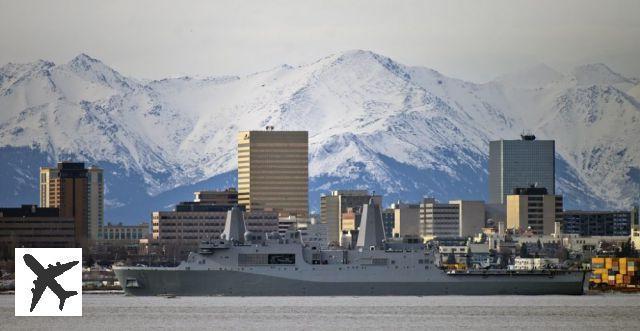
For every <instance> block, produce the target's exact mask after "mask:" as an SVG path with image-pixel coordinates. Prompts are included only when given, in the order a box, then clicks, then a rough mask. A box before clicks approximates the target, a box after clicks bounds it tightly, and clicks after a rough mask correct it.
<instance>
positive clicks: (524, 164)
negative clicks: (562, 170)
mask: <svg viewBox="0 0 640 331" xmlns="http://www.w3.org/2000/svg"><path fill="white" fill-rule="evenodd" d="M521 137H522V139H521V140H497V141H492V142H490V144H489V203H506V197H507V195H509V194H511V192H512V191H513V189H514V188H517V187H528V186H530V185H537V186H539V187H546V188H547V190H548V192H549V194H551V195H553V194H555V141H553V140H536V137H535V136H534V135H530V134H528V135H522V136H521Z"/></svg>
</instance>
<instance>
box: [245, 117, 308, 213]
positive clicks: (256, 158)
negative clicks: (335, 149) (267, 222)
mask: <svg viewBox="0 0 640 331" xmlns="http://www.w3.org/2000/svg"><path fill="white" fill-rule="evenodd" d="M308 145H309V136H308V132H307V131H273V129H272V128H271V127H269V129H268V130H266V131H243V132H240V133H239V134H238V202H239V204H241V205H243V206H245V208H246V210H247V211H258V210H262V211H275V212H277V213H278V214H279V215H280V216H285V217H286V216H290V215H291V216H297V217H300V218H306V217H307V216H308V213H309V206H308V204H309V201H308V192H309V159H308V150H309V147H308Z"/></svg>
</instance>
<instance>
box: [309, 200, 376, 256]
mask: <svg viewBox="0 0 640 331" xmlns="http://www.w3.org/2000/svg"><path fill="white" fill-rule="evenodd" d="M372 198H373V199H374V202H375V203H377V204H379V205H381V204H382V196H380V195H375V194H370V193H369V192H368V191H366V190H336V191H331V193H330V195H325V196H322V197H320V222H321V223H323V224H327V228H328V240H329V242H330V243H334V244H339V242H340V235H341V233H342V228H343V226H342V222H343V219H342V215H343V214H345V213H347V210H348V209H349V208H351V210H352V212H353V213H354V215H353V216H354V217H355V221H356V222H355V224H354V228H355V229H357V228H358V227H359V226H360V224H359V219H360V215H361V213H362V206H363V205H365V204H367V203H369V200H371V199H372ZM349 215H350V214H349Z"/></svg>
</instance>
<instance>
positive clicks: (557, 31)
mask: <svg viewBox="0 0 640 331" xmlns="http://www.w3.org/2000/svg"><path fill="white" fill-rule="evenodd" d="M0 42H1V44H0V45H2V47H1V49H0V64H5V63H7V62H30V61H33V60H36V59H46V60H51V61H53V62H56V63H63V62H67V61H69V60H70V59H71V58H73V57H74V56H75V55H77V54H79V53H81V52H84V53H87V54H89V55H91V56H93V57H96V58H98V59H100V60H102V61H103V62H105V63H106V64H108V65H110V66H112V67H114V68H115V69H117V70H118V71H120V72H121V73H123V74H125V75H128V76H133V77H137V78H151V79H156V78H163V77H168V76H180V75H195V76H215V75H228V74H239V75H243V74H248V73H252V72H255V71H260V70H265V69H268V68H271V67H274V66H277V65H280V64H284V63H287V64H292V65H299V64H305V63H309V62H313V61H314V60H316V59H318V58H321V57H323V56H326V55H329V54H332V53H336V52H340V51H344V50H350V49H367V50H372V51H374V52H377V53H380V54H384V55H386V56H389V57H391V58H392V59H394V60H397V61H399V62H401V63H404V64H407V65H420V66H426V67H430V68H433V69H436V70H439V71H441V72H442V73H444V74H446V75H449V76H454V77H458V78H464V79H467V80H473V81H476V82H481V81H487V80H490V79H492V78H494V77H496V76H498V75H501V74H504V73H506V72H510V71H514V70H521V69H523V68H525V67H526V66H529V65H533V64H537V63H541V62H542V63H546V64H549V65H551V66H552V67H554V68H556V69H558V70H560V71H566V70H569V68H571V67H572V66H574V65H576V64H582V63H591V62H603V63H606V64H607V65H609V66H610V67H611V68H613V69H614V70H616V71H618V72H620V73H622V74H625V75H627V76H635V77H640V60H639V59H640V1H637V0H636V1H586V0H582V1H514V0H508V1H461V2H457V1H456V2H454V1H438V2H431V1H415V2H414V1H371V0H368V1H346V0H343V1H314V2H310V1H300V0H297V1H246V2H245V1H171V2H169V1H157V0H156V1H112V0H109V1H25V0H20V1H8V0H0Z"/></svg>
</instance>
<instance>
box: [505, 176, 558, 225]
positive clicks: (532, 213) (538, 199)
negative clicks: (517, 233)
mask: <svg viewBox="0 0 640 331" xmlns="http://www.w3.org/2000/svg"><path fill="white" fill-rule="evenodd" d="M562 211H563V203H562V196H561V195H555V194H549V193H548V191H547V189H546V188H544V187H526V188H515V189H513V194H510V195H507V227H508V228H509V229H515V230H521V231H522V230H529V229H531V231H533V232H534V233H536V234H544V235H549V234H552V233H553V232H554V230H555V227H554V225H555V222H561V221H562Z"/></svg>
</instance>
